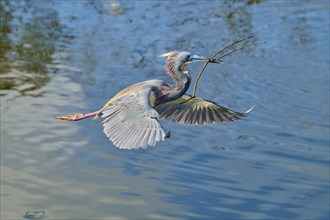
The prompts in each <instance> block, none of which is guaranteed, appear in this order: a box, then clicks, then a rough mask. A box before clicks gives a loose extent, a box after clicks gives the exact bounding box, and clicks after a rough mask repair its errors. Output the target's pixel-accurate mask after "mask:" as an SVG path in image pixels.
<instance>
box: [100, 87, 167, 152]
mask: <svg viewBox="0 0 330 220" xmlns="http://www.w3.org/2000/svg"><path fill="white" fill-rule="evenodd" d="M150 93H151V88H144V87H143V89H142V90H141V89H139V90H138V89H133V90H127V91H126V94H122V95H121V96H120V97H119V98H118V99H116V100H112V102H111V103H107V105H106V106H105V107H103V108H102V109H101V111H100V115H101V116H102V117H106V119H105V120H104V121H103V127H104V129H103V131H104V133H105V134H106V136H107V137H108V138H109V139H110V140H111V141H112V142H113V144H114V145H115V146H117V147H119V148H122V149H133V148H147V146H148V145H150V146H155V144H156V143H157V142H158V141H161V140H162V141H164V138H165V131H164V130H163V129H162V127H161V125H160V123H159V121H158V119H159V114H158V112H157V111H156V110H155V109H153V108H152V107H151V104H150Z"/></svg>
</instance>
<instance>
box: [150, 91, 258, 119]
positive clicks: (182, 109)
mask: <svg viewBox="0 0 330 220" xmlns="http://www.w3.org/2000/svg"><path fill="white" fill-rule="evenodd" d="M155 109H156V110H157V111H158V113H159V114H160V118H161V119H166V120H169V121H172V122H176V123H181V124H200V125H203V124H211V123H221V122H229V121H234V120H237V119H240V118H241V117H243V116H245V115H246V114H248V113H249V112H251V111H252V109H253V107H252V108H251V109H250V110H248V111H246V112H244V113H240V112H236V111H233V110H230V109H228V108H225V107H222V106H220V105H217V104H215V103H213V102H211V101H207V100H204V99H201V98H197V97H194V98H192V97H191V96H189V95H183V96H182V97H180V98H179V99H176V100H175V101H172V102H166V103H164V104H160V105H158V106H155Z"/></svg>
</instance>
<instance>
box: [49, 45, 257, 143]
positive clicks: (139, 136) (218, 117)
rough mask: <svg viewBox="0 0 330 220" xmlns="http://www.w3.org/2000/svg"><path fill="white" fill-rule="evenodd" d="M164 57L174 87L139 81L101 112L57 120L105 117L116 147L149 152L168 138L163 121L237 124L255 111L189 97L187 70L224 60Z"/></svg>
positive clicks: (176, 55)
mask: <svg viewBox="0 0 330 220" xmlns="http://www.w3.org/2000/svg"><path fill="white" fill-rule="evenodd" d="M160 57H166V58H167V59H166V65H165V67H166V70H167V73H168V74H169V75H170V76H171V77H172V79H173V81H174V85H170V84H168V83H166V82H165V81H163V80H157V79H152V80H147V81H143V82H139V83H136V84H133V85H131V86H128V87H127V88H125V89H123V90H121V91H120V92H119V93H117V94H116V95H115V96H114V97H112V98H111V99H110V100H109V101H108V102H107V103H106V104H105V105H104V106H103V107H102V108H101V109H100V110H98V111H95V112H91V113H87V114H71V115H66V116H57V117H56V118H57V119H62V120H66V121H79V120H82V119H85V118H89V117H94V119H97V118H100V117H102V118H104V120H103V122H102V124H103V131H104V133H105V135H106V136H107V137H108V138H109V140H110V141H112V143H113V144H114V145H115V146H116V147H118V148H121V149H137V148H143V149H145V148H147V147H148V146H155V145H156V144H157V142H160V141H164V140H165V138H166V137H168V133H166V132H165V130H164V128H163V127H162V125H161V124H160V119H164V120H169V121H172V122H175V123H180V124H192V125H206V124H212V123H222V122H230V121H234V120H237V119H240V118H242V117H243V116H246V115H247V114H248V113H249V112H251V110H252V109H249V110H248V111H246V112H237V111H234V110H231V109H228V108H226V107H223V106H220V105H218V104H216V103H215V102H212V101H208V100H206V99H202V98H198V97H192V96H191V95H188V94H186V92H187V90H188V88H189V86H190V82H191V75H190V73H189V71H187V70H186V69H185V67H186V66H187V65H188V64H191V63H194V62H201V61H204V62H205V61H208V62H214V63H221V61H220V60H210V59H209V58H206V57H203V56H199V55H194V54H191V53H190V52H185V51H171V52H168V53H165V54H162V55H160Z"/></svg>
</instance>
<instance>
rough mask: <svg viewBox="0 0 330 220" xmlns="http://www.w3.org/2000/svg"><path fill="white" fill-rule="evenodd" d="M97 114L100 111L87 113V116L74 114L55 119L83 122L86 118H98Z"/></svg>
mask: <svg viewBox="0 0 330 220" xmlns="http://www.w3.org/2000/svg"><path fill="white" fill-rule="evenodd" d="M97 113H98V111H95V112H91V113H87V114H82V113H74V114H70V115H62V116H56V117H55V118H56V119H61V120H64V121H79V120H83V119H85V118H90V117H93V116H96V115H97Z"/></svg>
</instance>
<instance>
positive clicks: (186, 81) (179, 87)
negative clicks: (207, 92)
mask: <svg viewBox="0 0 330 220" xmlns="http://www.w3.org/2000/svg"><path fill="white" fill-rule="evenodd" d="M183 67H184V66H183V65H182V66H179V67H178V68H176V69H172V71H169V74H170V75H171V76H172V78H173V80H174V82H175V88H174V89H173V90H172V92H171V93H170V94H169V96H168V98H169V99H171V100H175V99H178V98H180V97H181V96H183V95H184V94H185V93H186V91H187V90H188V88H189V86H190V82H191V76H190V74H189V72H188V71H187V70H185V69H184V68H183Z"/></svg>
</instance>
